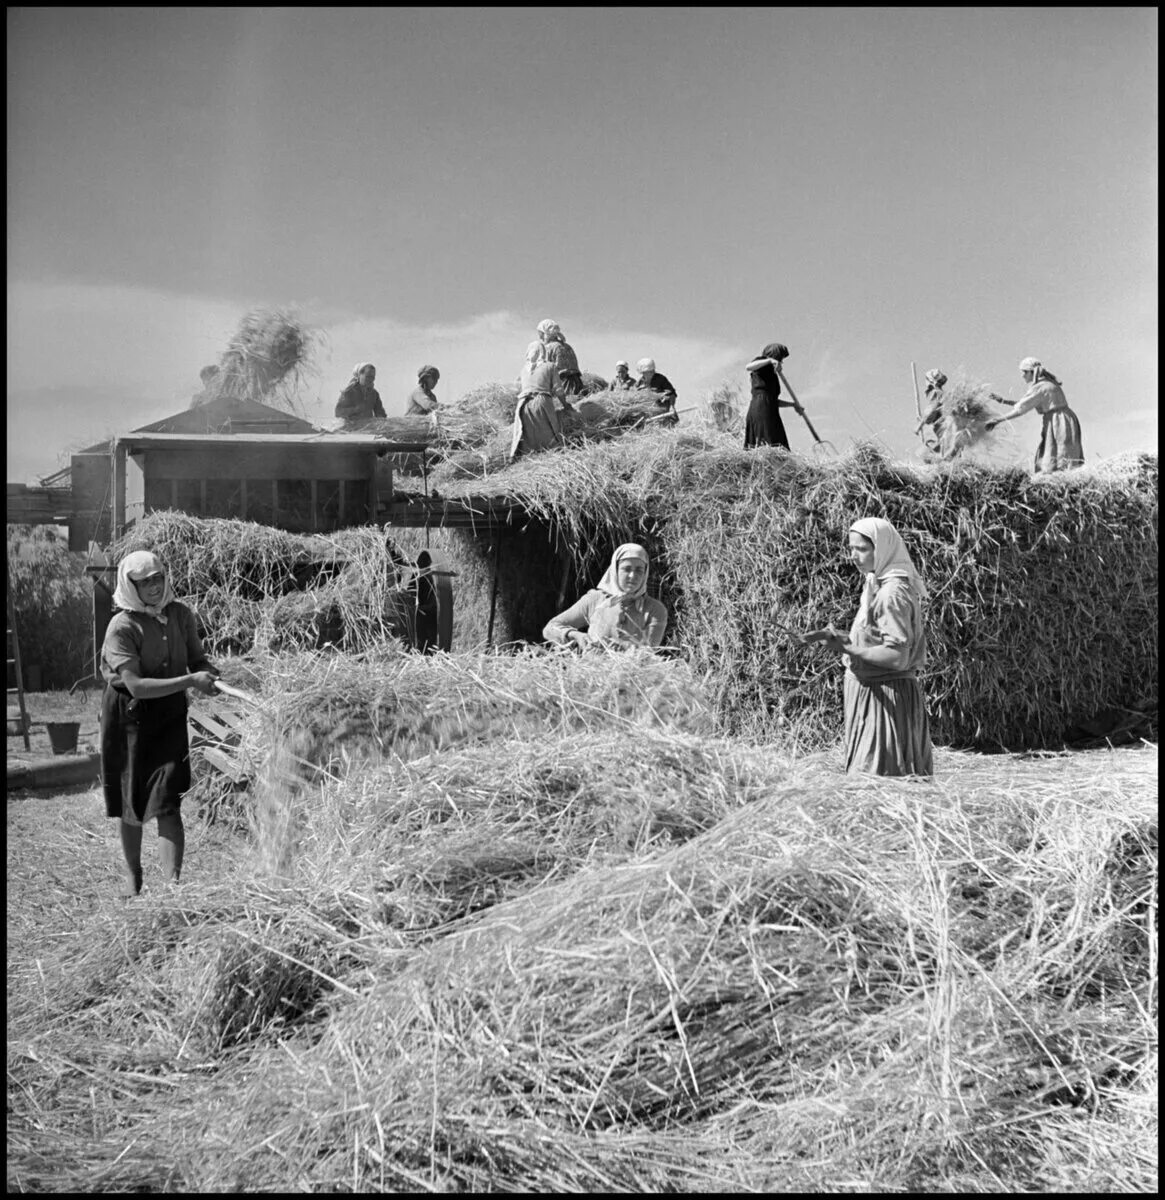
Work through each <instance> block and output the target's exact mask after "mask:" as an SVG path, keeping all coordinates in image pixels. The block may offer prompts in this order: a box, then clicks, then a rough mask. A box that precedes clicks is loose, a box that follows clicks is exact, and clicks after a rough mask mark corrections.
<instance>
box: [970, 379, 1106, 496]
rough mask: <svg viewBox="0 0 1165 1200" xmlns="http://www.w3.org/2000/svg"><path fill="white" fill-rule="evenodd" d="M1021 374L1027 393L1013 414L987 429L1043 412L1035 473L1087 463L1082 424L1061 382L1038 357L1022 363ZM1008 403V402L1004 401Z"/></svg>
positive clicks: (1017, 403)
mask: <svg viewBox="0 0 1165 1200" xmlns="http://www.w3.org/2000/svg"><path fill="white" fill-rule="evenodd" d="M1019 370H1020V374H1021V375H1023V379H1024V382H1025V383H1026V384H1027V385H1028V389H1027V391H1026V392H1025V393H1024V394H1023V395H1022V396H1021V397H1020V398H1019V399H1018V400H1016V401H1015V403H1014V408H1015V411H1014V412H1010V413H1008V414H1007V416H1005V417H1000V418H998V420H995V421H991V422H990V423H989V424H988V425H987V428H988V429H994V428H995V427H996V425H1001V424H1003V422H1004V421H1014V420H1015V419H1016V417H1022V416H1023V415H1024V413H1028V412H1032V411H1033V410H1034V411H1035V412H1038V413H1040V414H1041V415H1042V416H1043V418H1044V423H1043V427H1042V428H1041V430H1040V444H1039V447H1038V448H1037V449H1036V458H1035V468H1034V469H1035V471H1036V472H1040V471H1067V470H1070V469H1071V468H1072V467H1079V466H1082V465H1083V464H1084V448H1083V445H1082V443H1081V438H1080V421H1079V420H1078V419H1077V417H1076V414H1075V413H1074V412H1073V411H1072V410H1071V409H1070V408H1069V407H1068V399H1067V397H1066V396H1065V395H1064V389H1063V387H1062V386H1061V385H1060V381H1059V380H1058V379H1057V378H1056V377H1055V375H1053V374H1052V373H1051V371H1049V370H1048V369H1047V368H1046V367H1045V366H1044V365H1043V364H1042V363H1041V362H1040V360H1039V359H1038V358H1025V359H1024V360H1023V362H1021V363H1020V364H1019ZM1001 403H1003V404H1007V403H1009V401H1007V400H1001Z"/></svg>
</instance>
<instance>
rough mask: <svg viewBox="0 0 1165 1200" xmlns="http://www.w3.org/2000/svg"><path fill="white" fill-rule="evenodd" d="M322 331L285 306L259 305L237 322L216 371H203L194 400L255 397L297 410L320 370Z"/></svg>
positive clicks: (277, 405) (252, 398) (208, 400)
mask: <svg viewBox="0 0 1165 1200" xmlns="http://www.w3.org/2000/svg"><path fill="white" fill-rule="evenodd" d="M322 338H323V335H322V333H321V332H320V331H319V330H318V329H315V328H314V327H312V326H310V325H307V324H305V323H304V321H303V320H302V319H301V318H300V316H299V315H298V314H297V313H296V312H294V311H292V310H290V309H284V308H255V309H252V310H251V311H250V312H248V313H247V314H246V315H245V316H244V317H243V319H242V320H241V321H240V322H239V327H238V328H237V329H236V330H235V332H234V333H233V334H232V335H231V339H230V341H229V342H228V343H227V348H226V350H225V351H224V352H223V354H222V356H221V357H220V358H219V361H218V363H217V364H216V368H217V369H216V370H214V371H213V373H212V372H210V370H209V369H207V371H206V372H204V375H205V379H204V390H203V392H202V394H201V395H200V396H198V397H197V398H196V401H195V403H196V404H206V403H208V402H210V401H212V400H219V399H228V400H254V401H257V402H259V403H262V404H267V405H271V406H272V407H276V408H285V409H288V410H289V411H295V409H296V407H297V402H298V399H299V390H300V387H301V386H302V384H303V383H304V381H305V380H306V379H307V378H309V377H310V376H313V375H314V374H315V373H316V356H317V354H318V351H319V347H320V343H321V341H322Z"/></svg>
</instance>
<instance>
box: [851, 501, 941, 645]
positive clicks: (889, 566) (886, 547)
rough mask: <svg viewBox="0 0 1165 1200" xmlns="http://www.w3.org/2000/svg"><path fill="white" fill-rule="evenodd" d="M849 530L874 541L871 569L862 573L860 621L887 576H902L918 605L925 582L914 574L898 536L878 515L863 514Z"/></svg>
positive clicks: (911, 561) (912, 566) (914, 571)
mask: <svg viewBox="0 0 1165 1200" xmlns="http://www.w3.org/2000/svg"><path fill="white" fill-rule="evenodd" d="M850 532H851V533H860V534H861V535H862V537H864V538H868V539H869V540H870V541H871V542H873V544H874V569H873V570H872V571H870V572H869V574H867V575H866V586H865V588H864V589H863V590H862V603H861V608H860V609H859V611H858V617H859V619H860V620H862V621H864V622H868V621H869V619H870V606H871V605H872V604H873V602H874V597H875V596H876V595H877V594H878V588H879V587H880V586H881V585H882V584H883V583H885V581H886V580H887V579H893V578H899V579H905V580H906V581H907V583H909V584H910V588H911V590H912V591H913V592H914V595H915V598H916V599H917V600H918V602H919V603H920V604H921V603H922V601H923V600H925V599H926V584H924V583H923V582H922V576H921V575H919V573H918V568H917V567H915V565H914V561H913V559H911V557H910V552H909V551H908V550H907V549H906V543H905V542H903V540H902V535H901V534H900V533H899V532H898V530H897V529H895V528H894V526H893V525H891V524H890V522H889V521H887V520H885V519H884V518H882V517H863V518H862V519H861V520H860V521H855V522H854V523H853V524H852V525H851V526H850Z"/></svg>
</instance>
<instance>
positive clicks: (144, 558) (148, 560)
mask: <svg viewBox="0 0 1165 1200" xmlns="http://www.w3.org/2000/svg"><path fill="white" fill-rule="evenodd" d="M158 572H162V573H163V574H164V575H165V576H166V586H165V587H164V588H163V589H162V600H161V603H159V604H155V605H152V606H147V605H146V603H145V601H143V600H142V598H141V596H140V595H139V593H138V589H137V587H136V586H135V582H134V581H135V580H138V579H145V578H146V576H147V575H157V574H158ZM173 599H174V589H173V588H172V587H171V586H170V575H169V572H167V571H166V568H165V567H164V566H163V565H162V560H161V559H160V558H159V557H158V556H157V555H156V554H154V553H153V551H151V550H134V551H133V552H132V553H131V554H127V555H126V556H125V558H123V559H122V560H121V562H119V563H118V564H117V587H116V588H115V589H114V592H113V603H114V606H115V607H116V608H121V609H125V610H126V611H127V612H137V613H145V614H146V615H147V616H150V617H153V618H154V620H155V621H159V622H161V624H163V625H165V624H166V615H165V614H166V605H167V604H169V603H171V601H173Z"/></svg>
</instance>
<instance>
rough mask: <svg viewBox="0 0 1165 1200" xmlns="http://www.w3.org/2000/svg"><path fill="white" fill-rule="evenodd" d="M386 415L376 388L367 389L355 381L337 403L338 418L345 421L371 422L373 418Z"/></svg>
mask: <svg viewBox="0 0 1165 1200" xmlns="http://www.w3.org/2000/svg"><path fill="white" fill-rule="evenodd" d="M384 415H385V412H384V405H383V404H381V403H380V393H379V392H378V391H377V390H376V389H375V388H366V387H364V385H363V384H361V383H357V382H356V381H355V380H353V381H352V382H351V383H350V384H348V386H347V387H346V388H345V389H344V390H343V391H342V392H341V393H340V398H339V400H337V401H336V416H337V417H343V418H344V420H345V421H370V420H372V418H373V417H383V416H384Z"/></svg>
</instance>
